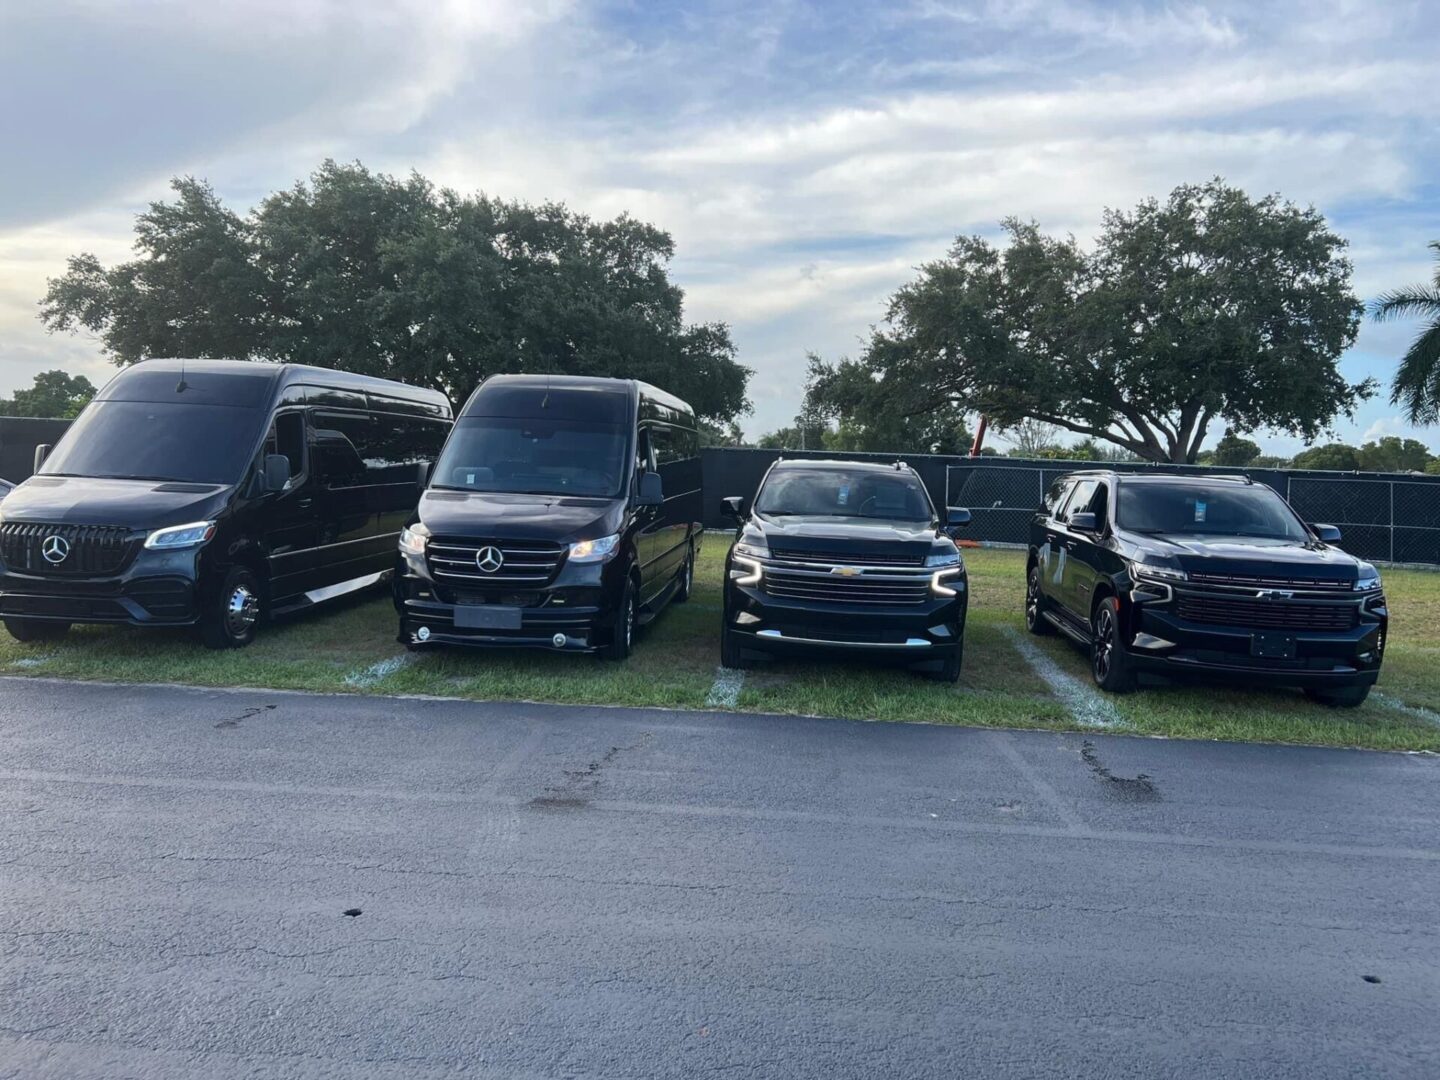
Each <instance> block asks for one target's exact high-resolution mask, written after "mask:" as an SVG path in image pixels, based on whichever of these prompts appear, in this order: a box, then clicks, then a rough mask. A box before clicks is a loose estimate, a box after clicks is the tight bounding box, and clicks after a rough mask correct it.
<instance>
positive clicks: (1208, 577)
mask: <svg viewBox="0 0 1440 1080" xmlns="http://www.w3.org/2000/svg"><path fill="white" fill-rule="evenodd" d="M1190 580H1191V581H1193V582H1195V583H1196V584H1197V585H1213V586H1215V587H1217V588H1224V589H1291V590H1295V591H1303V592H1317V593H1337V592H1338V593H1348V592H1350V591H1351V589H1352V588H1353V586H1352V585H1351V583H1350V582H1349V581H1339V580H1333V579H1332V580H1323V579H1322V580H1316V579H1314V578H1283V577H1249V576H1239V575H1236V574H1191V575H1190Z"/></svg>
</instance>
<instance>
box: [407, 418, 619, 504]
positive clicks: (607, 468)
mask: <svg viewBox="0 0 1440 1080" xmlns="http://www.w3.org/2000/svg"><path fill="white" fill-rule="evenodd" d="M628 433H629V429H628V427H626V426H624V425H621V424H599V423H593V422H590V421H586V420H527V419H524V418H511V417H498V416H471V417H462V418H461V419H460V420H459V421H458V422H457V423H456V425H455V430H454V431H452V432H451V433H450V439H449V441H448V442H446V444H445V450H444V451H443V452H442V453H441V455H440V460H439V461H438V462H437V463H436V465H435V474H434V475H435V482H434V483H433V484H432V485H431V486H432V487H437V488H448V489H451V490H458V491H510V492H516V493H519V494H526V495H592V496H604V497H607V498H614V497H615V496H618V495H619V494H620V493H621V492H622V491H623V490H624V485H625V482H626V481H627V480H628V479H629V474H628V473H627V471H626V469H625V447H626V442H627V436H628Z"/></svg>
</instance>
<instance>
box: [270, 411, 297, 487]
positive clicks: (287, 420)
mask: <svg viewBox="0 0 1440 1080" xmlns="http://www.w3.org/2000/svg"><path fill="white" fill-rule="evenodd" d="M265 453H267V454H284V455H285V457H286V458H288V459H289V461H290V479H291V481H292V482H293V481H295V480H297V479H299V478H300V477H301V476H303V475H304V473H305V414H304V413H302V412H284V413H281V414H280V415H279V416H277V417H275V423H274V424H273V425H272V426H271V428H270V434H269V435H267V436H266V437H265Z"/></svg>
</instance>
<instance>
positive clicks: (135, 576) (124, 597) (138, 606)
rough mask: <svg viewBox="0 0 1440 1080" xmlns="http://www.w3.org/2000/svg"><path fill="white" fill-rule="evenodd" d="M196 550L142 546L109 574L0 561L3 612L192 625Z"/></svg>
mask: <svg viewBox="0 0 1440 1080" xmlns="http://www.w3.org/2000/svg"><path fill="white" fill-rule="evenodd" d="M198 560H199V553H198V551H197V550H194V549H192V550H188V551H173V552H156V551H149V550H143V549H142V550H141V551H140V553H139V554H138V555H137V556H136V557H135V559H134V561H133V562H131V563H130V565H129V566H127V567H126V568H125V569H124V570H123V571H121V572H120V573H117V574H113V575H107V576H104V577H71V576H61V575H48V574H30V573H21V572H18V571H15V570H11V569H9V568H7V567H3V566H0V618H25V619H39V620H44V621H48V622H65V623H110V624H119V625H131V626H189V625H192V624H193V623H194V622H195V621H196V620H197V618H198V617H199V610H198V604H197V590H196V585H195V582H196V575H197V564H198Z"/></svg>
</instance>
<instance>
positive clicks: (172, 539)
mask: <svg viewBox="0 0 1440 1080" xmlns="http://www.w3.org/2000/svg"><path fill="white" fill-rule="evenodd" d="M214 535H215V522H213V521H192V522H191V523H190V524H189V525H171V526H170V527H169V528H167V529H156V530H155V531H154V532H152V533H151V534H150V535H149V536H147V537H146V538H145V546H146V547H147V548H149V549H150V550H151V551H179V550H181V549H182V548H192V547H199V546H200V545H201V544H205V543H208V542H209V541H210V538H211V537H212V536H214Z"/></svg>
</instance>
